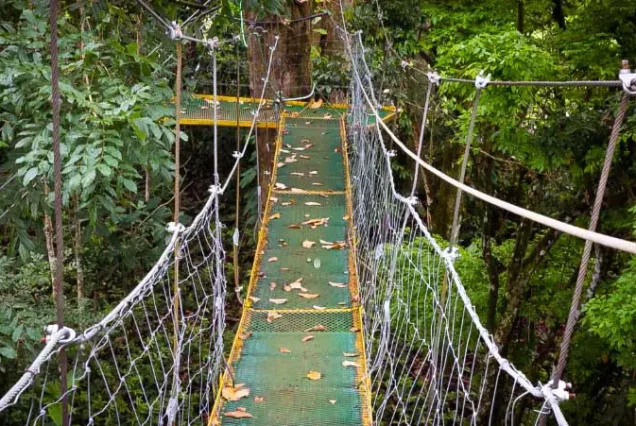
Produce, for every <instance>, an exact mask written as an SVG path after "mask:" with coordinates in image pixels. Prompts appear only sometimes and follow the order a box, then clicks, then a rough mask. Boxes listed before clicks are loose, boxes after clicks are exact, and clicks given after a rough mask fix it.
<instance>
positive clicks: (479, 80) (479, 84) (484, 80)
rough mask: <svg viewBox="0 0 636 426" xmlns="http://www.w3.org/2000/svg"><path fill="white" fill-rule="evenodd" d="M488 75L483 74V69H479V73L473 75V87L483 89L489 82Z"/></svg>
mask: <svg viewBox="0 0 636 426" xmlns="http://www.w3.org/2000/svg"><path fill="white" fill-rule="evenodd" d="M490 77H491V75H490V74H488V75H487V76H484V71H483V70H482V71H479V75H478V76H477V77H475V87H476V88H478V89H483V88H484V87H486V86H488V83H490Z"/></svg>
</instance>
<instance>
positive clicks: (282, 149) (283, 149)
mask: <svg viewBox="0 0 636 426" xmlns="http://www.w3.org/2000/svg"><path fill="white" fill-rule="evenodd" d="M280 152H284V153H285V154H289V151H287V150H286V149H285V148H281V149H280Z"/></svg>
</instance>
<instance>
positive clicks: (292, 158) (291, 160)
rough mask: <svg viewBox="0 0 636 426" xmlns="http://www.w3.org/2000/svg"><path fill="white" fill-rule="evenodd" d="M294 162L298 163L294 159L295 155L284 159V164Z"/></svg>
mask: <svg viewBox="0 0 636 426" xmlns="http://www.w3.org/2000/svg"><path fill="white" fill-rule="evenodd" d="M296 161H298V160H297V159H296V155H295V154H294V155H292V156H291V157H285V163H295V162H296Z"/></svg>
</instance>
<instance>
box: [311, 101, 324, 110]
mask: <svg viewBox="0 0 636 426" xmlns="http://www.w3.org/2000/svg"><path fill="white" fill-rule="evenodd" d="M321 106H322V99H318V100H317V101H313V102H312V103H311V104H309V108H310V109H318V108H320V107H321Z"/></svg>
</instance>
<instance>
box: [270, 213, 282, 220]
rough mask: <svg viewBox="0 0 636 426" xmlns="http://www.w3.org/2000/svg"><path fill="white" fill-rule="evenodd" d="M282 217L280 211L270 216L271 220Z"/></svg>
mask: <svg viewBox="0 0 636 426" xmlns="http://www.w3.org/2000/svg"><path fill="white" fill-rule="evenodd" d="M274 219H280V213H274V214H273V215H271V216H270V217H269V220H274Z"/></svg>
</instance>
